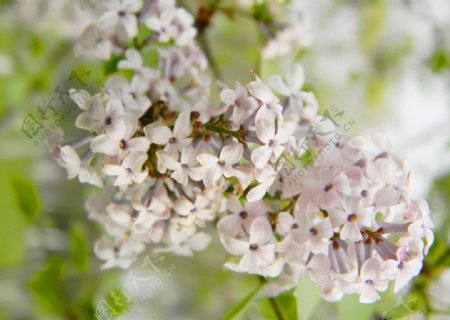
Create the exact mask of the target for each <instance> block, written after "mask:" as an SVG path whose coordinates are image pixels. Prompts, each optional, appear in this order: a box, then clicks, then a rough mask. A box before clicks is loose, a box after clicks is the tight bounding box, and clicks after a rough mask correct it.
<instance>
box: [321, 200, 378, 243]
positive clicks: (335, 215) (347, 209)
mask: <svg viewBox="0 0 450 320" xmlns="http://www.w3.org/2000/svg"><path fill="white" fill-rule="evenodd" d="M343 207H344V210H340V209H330V210H329V213H330V219H331V221H332V224H333V226H334V227H338V228H339V227H342V228H341V231H340V237H341V239H342V240H350V241H353V242H356V241H361V240H362V239H363V237H362V234H361V229H362V228H365V227H366V228H370V227H372V226H373V225H374V220H375V215H374V210H373V207H365V206H364V203H363V202H362V201H361V200H360V199H359V198H355V197H345V198H344V202H343Z"/></svg>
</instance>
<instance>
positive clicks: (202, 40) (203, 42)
mask: <svg viewBox="0 0 450 320" xmlns="http://www.w3.org/2000/svg"><path fill="white" fill-rule="evenodd" d="M197 40H198V43H199V45H200V48H201V49H202V50H203V53H204V54H205V56H206V59H208V63H209V66H210V67H211V70H212V73H213V75H214V77H215V78H216V79H217V80H220V79H222V75H221V73H220V70H219V67H218V66H217V64H216V60H215V59H214V56H213V54H212V52H211V48H210V46H209V43H208V40H207V39H206V34H205V32H202V33H199V34H198V36H197Z"/></svg>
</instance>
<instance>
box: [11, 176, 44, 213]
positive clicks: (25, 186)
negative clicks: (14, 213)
mask: <svg viewBox="0 0 450 320" xmlns="http://www.w3.org/2000/svg"><path fill="white" fill-rule="evenodd" d="M11 184H12V187H13V190H14V195H15V197H16V200H17V203H18V204H19V207H20V209H21V210H22V213H23V214H24V215H25V216H26V217H27V218H28V219H30V220H31V221H34V220H36V219H37V218H38V216H39V214H40V213H41V210H42V204H41V198H40V196H39V194H38V191H37V189H36V187H35V186H34V184H33V183H32V182H31V181H30V180H28V179H23V178H13V179H12V181H11Z"/></svg>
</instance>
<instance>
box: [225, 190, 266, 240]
mask: <svg viewBox="0 0 450 320" xmlns="http://www.w3.org/2000/svg"><path fill="white" fill-rule="evenodd" d="M227 208H228V210H229V211H230V212H231V213H232V214H230V215H227V216H225V217H223V218H222V219H220V220H219V222H218V223H217V229H218V230H219V232H223V233H224V234H226V235H228V236H231V237H235V236H236V235H237V234H239V233H240V232H242V231H243V229H242V228H244V231H245V232H248V231H249V230H250V225H251V223H252V222H253V220H254V219H255V218H257V217H259V216H261V215H263V214H264V213H265V212H266V211H267V208H266V205H265V204H264V202H262V201H255V202H247V203H246V204H245V206H242V205H241V203H240V202H239V200H238V199H237V198H236V197H231V198H230V199H229V200H228V202H227Z"/></svg>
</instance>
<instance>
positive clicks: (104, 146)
mask: <svg viewBox="0 0 450 320" xmlns="http://www.w3.org/2000/svg"><path fill="white" fill-rule="evenodd" d="M125 125H126V127H125V131H124V134H123V136H120V137H116V138H113V137H111V136H109V135H107V134H101V135H98V136H96V137H95V138H94V139H93V140H92V141H91V150H92V151H93V152H97V153H103V154H106V155H110V156H114V155H123V154H125V153H127V152H147V151H148V148H149V146H150V142H149V141H148V139H147V138H146V137H133V135H134V133H135V131H136V128H135V127H132V125H131V124H129V123H126V122H125Z"/></svg>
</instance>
